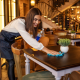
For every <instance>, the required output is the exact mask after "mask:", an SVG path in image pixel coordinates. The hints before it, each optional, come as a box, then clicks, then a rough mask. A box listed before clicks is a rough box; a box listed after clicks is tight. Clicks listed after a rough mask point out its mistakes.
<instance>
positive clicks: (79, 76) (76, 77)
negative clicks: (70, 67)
mask: <svg viewBox="0 0 80 80" xmlns="http://www.w3.org/2000/svg"><path fill="white" fill-rule="evenodd" d="M69 77H70V80H80V72H78V71H73V72H72V73H71V74H70V76H69Z"/></svg>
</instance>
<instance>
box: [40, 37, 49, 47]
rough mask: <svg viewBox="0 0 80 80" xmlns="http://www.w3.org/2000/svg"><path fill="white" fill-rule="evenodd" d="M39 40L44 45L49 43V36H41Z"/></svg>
mask: <svg viewBox="0 0 80 80" xmlns="http://www.w3.org/2000/svg"><path fill="white" fill-rule="evenodd" d="M39 42H41V43H42V44H43V45H44V46H45V47H46V46H48V44H49V38H48V37H41V38H40V39H39Z"/></svg>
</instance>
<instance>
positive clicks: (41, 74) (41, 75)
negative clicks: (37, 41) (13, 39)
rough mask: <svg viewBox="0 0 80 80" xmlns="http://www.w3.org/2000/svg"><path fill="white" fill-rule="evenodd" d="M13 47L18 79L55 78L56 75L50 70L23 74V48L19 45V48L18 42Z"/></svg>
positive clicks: (50, 79) (38, 79)
mask: <svg viewBox="0 0 80 80" xmlns="http://www.w3.org/2000/svg"><path fill="white" fill-rule="evenodd" d="M11 49H12V52H13V54H14V60H15V65H16V70H17V75H18V80H55V77H54V76H53V75H52V74H51V73H50V72H49V71H41V72H34V73H30V74H28V75H25V76H22V71H21V65H20V55H21V54H23V51H22V48H20V47H19V49H18V44H17V43H13V44H12V45H11Z"/></svg>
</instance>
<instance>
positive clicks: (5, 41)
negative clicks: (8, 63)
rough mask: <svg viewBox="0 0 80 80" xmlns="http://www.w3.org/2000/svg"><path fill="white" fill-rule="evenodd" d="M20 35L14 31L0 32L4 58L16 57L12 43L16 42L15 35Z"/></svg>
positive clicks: (0, 52)
mask: <svg viewBox="0 0 80 80" xmlns="http://www.w3.org/2000/svg"><path fill="white" fill-rule="evenodd" d="M18 36H20V34H19V33H12V32H7V31H4V30H2V31H1V33H0V54H1V57H2V58H5V59H14V57H13V53H12V51H11V45H12V44H13V43H14V42H15V37H18Z"/></svg>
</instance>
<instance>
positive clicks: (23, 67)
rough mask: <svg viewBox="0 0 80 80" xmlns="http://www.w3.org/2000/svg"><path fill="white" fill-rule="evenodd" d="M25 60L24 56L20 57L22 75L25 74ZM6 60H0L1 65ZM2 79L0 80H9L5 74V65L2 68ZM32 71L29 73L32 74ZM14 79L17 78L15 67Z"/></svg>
mask: <svg viewBox="0 0 80 80" xmlns="http://www.w3.org/2000/svg"><path fill="white" fill-rule="evenodd" d="M24 60H25V58H24V56H22V57H21V67H22V74H23V75H24V74H25V61H24ZM5 61H6V60H5V59H1V64H3V63H4V62H5ZM1 70H2V79H1V80H9V79H8V74H7V70H8V68H7V67H6V65H4V66H3V67H2V69H1ZM32 72H33V71H32V70H31V71H30V73H32ZM15 77H17V72H16V67H15Z"/></svg>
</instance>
